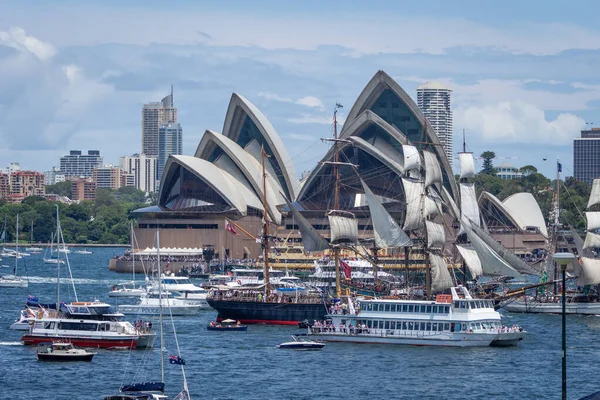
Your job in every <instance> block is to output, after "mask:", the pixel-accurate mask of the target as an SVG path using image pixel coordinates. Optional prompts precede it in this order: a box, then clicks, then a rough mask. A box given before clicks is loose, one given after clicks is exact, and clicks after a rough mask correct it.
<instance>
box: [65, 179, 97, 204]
mask: <svg viewBox="0 0 600 400" xmlns="http://www.w3.org/2000/svg"><path fill="white" fill-rule="evenodd" d="M71 192H72V197H73V199H72V200H75V201H81V200H95V199H96V182H94V181H93V180H92V179H91V178H86V179H77V180H74V181H72V182H71Z"/></svg>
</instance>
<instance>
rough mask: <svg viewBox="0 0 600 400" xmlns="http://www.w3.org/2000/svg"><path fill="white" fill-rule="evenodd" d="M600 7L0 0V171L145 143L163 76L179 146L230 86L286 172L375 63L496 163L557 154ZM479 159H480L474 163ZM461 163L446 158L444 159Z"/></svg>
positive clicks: (307, 158) (549, 162)
mask: <svg viewBox="0 0 600 400" xmlns="http://www.w3.org/2000/svg"><path fill="white" fill-rule="evenodd" d="M599 13H600V3H598V2H597V1H588V0H578V1H576V2H567V1H553V0H544V1H541V0H529V1H522V0H520V1H514V0H505V1H502V2H492V1H475V0H473V1H471V0H456V1H445V0H421V1H414V0H411V1H400V0H398V1H379V0H372V1H369V2H364V1H351V0H345V1H336V0H330V1H315V0H304V1H301V2H281V1H262V0H254V1H242V0H240V1H235V0H234V1H227V2H215V1H201V0H193V1H192V0H189V1H184V0H181V1H172V2H165V1H155V0H146V1H126V0H105V1H85V2H83V1H75V0H73V1H53V2H45V1H22V0H18V1H10V0H8V1H4V0H0V140H1V143H2V145H1V146H0V168H4V167H6V166H8V164H9V163H10V162H19V163H20V164H21V168H22V169H31V170H37V171H41V172H43V171H47V170H50V169H51V168H52V167H53V166H56V165H58V164H59V158H60V157H61V156H63V155H65V154H68V152H69V150H72V149H73V150H83V151H84V152H85V151H87V150H88V149H97V150H100V152H101V154H102V156H103V157H104V162H105V163H111V164H115V165H118V163H119V157H121V156H125V155H131V154H133V153H139V152H140V150H141V108H142V105H143V104H144V103H148V102H153V101H160V99H161V98H162V97H164V96H165V95H167V94H168V93H169V91H170V85H171V84H172V85H174V92H175V106H176V107H177V108H178V109H179V122H180V123H181V124H182V126H183V136H184V143H183V153H184V154H186V155H193V154H194V152H195V150H196V147H197V145H198V143H199V142H200V139H201V137H202V134H203V132H204V131H205V130H206V129H212V130H215V131H217V132H221V131H222V127H223V122H224V118H225V113H226V110H227V105H228V103H229V99H230V97H231V94H232V93H233V92H237V93H239V94H241V95H243V96H244V97H246V98H247V99H248V100H250V101H251V102H253V103H254V104H255V105H256V106H257V107H258V108H259V109H260V110H261V111H262V112H263V113H264V114H265V115H266V116H267V118H268V119H269V120H270V121H271V123H272V124H273V126H274V127H275V129H276V130H277V132H278V133H279V135H280V137H281V139H282V140H283V142H284V144H285V145H286V148H287V149H288V151H289V153H290V156H291V158H292V161H293V163H294V166H295V167H296V171H297V172H298V173H302V172H303V171H307V170H309V169H311V168H313V167H314V166H315V165H316V163H317V162H318V161H319V160H320V158H321V157H322V156H323V155H324V154H325V152H326V151H327V144H325V143H323V142H321V141H320V138H322V137H327V136H331V134H332V130H333V127H332V112H333V108H334V106H335V103H336V102H337V103H340V104H342V105H344V108H343V109H342V110H341V112H340V114H339V116H340V119H341V120H342V121H343V118H344V116H345V114H344V111H345V112H348V111H349V110H350V108H351V107H352V104H353V103H354V101H355V100H356V98H357V97H358V95H359V94H360V92H361V91H362V89H363V88H364V86H365V85H366V84H367V82H368V81H369V80H370V79H371V77H372V76H373V75H374V74H375V73H376V72H377V71H378V70H384V71H386V72H387V73H388V74H389V75H390V76H391V77H393V78H394V79H395V80H396V81H397V82H398V84H400V86H401V87H402V88H404V90H405V91H406V92H407V93H408V94H409V95H411V96H412V97H413V99H416V87H417V85H419V84H420V83H424V82H427V81H438V82H441V83H443V84H445V85H447V86H448V87H450V88H451V89H452V90H453V93H452V108H453V113H454V137H455V140H454V148H455V151H458V150H459V149H460V148H462V132H463V130H464V132H465V135H466V143H467V150H469V151H472V152H473V153H474V154H475V156H479V155H480V154H481V153H482V152H484V151H488V150H491V151H494V152H495V153H496V155H497V159H496V160H494V164H495V165H496V166H498V165H500V164H503V163H509V164H512V165H514V166H515V167H521V166H524V165H534V166H535V167H537V168H538V170H539V171H540V172H542V173H543V174H544V175H546V176H548V177H552V176H554V174H555V165H556V160H557V159H559V160H560V161H561V162H562V164H563V174H564V175H565V176H570V175H572V174H573V139H574V138H576V137H579V136H580V130H581V129H585V128H586V127H594V126H595V125H594V122H596V123H597V126H598V127H600V114H599V110H600V74H599V73H598V71H599V67H600V27H599V25H598V23H597V18H596V16H597V15H598V14H599ZM477 163H478V166H479V167H481V166H482V164H483V162H482V160H481V159H479V160H478V161H477ZM454 164H455V168H457V167H456V166H457V164H458V162H457V160H454Z"/></svg>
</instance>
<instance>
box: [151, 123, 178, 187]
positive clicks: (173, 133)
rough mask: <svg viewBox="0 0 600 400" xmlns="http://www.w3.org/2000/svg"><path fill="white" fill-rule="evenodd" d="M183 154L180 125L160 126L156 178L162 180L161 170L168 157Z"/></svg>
mask: <svg viewBox="0 0 600 400" xmlns="http://www.w3.org/2000/svg"><path fill="white" fill-rule="evenodd" d="M182 153H183V129H182V128H181V124H179V123H172V124H164V125H161V126H160V128H159V130H158V165H157V168H158V169H157V174H156V177H157V179H158V180H160V179H161V178H162V173H163V168H164V167H165V164H166V163H167V158H169V156H170V155H180V154H182Z"/></svg>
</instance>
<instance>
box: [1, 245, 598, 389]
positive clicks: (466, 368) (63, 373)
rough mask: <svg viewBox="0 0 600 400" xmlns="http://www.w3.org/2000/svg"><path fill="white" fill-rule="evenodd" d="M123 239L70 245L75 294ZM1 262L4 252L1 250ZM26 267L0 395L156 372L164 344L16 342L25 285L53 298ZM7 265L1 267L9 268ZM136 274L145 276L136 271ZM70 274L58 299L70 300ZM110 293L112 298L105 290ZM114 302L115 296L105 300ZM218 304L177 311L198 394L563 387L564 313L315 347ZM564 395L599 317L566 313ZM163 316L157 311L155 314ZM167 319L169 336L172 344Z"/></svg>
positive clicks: (584, 384) (14, 293)
mask: <svg viewBox="0 0 600 400" xmlns="http://www.w3.org/2000/svg"><path fill="white" fill-rule="evenodd" d="M120 253H122V249H118V248H104V249H95V250H94V254H93V255H77V254H71V255H70V256H69V259H70V261H71V266H72V271H73V276H74V278H75V279H76V280H77V283H76V288H77V292H78V295H79V300H80V301H82V300H92V299H99V300H105V301H109V298H108V296H107V293H108V287H109V286H110V285H112V284H114V283H117V282H121V281H128V280H130V279H131V277H130V276H129V275H123V274H117V273H115V272H110V271H109V270H108V260H109V258H110V257H112V256H114V255H115V254H120ZM2 263H3V264H6V263H7V262H6V260H4V262H2ZM25 264H26V266H25V267H23V266H21V267H20V269H21V271H23V270H25V271H26V272H27V274H28V275H29V276H30V285H29V287H28V288H23V289H2V288H0V301H1V304H2V312H1V313H0V383H1V386H0V393H1V394H0V398H6V399H9V398H10V399H27V400H29V399H34V398H35V399H37V398H45V399H101V398H102V397H103V396H104V395H107V394H111V393H114V392H116V391H117V390H118V388H119V386H120V385H121V384H123V383H127V382H129V380H131V379H132V377H133V376H134V374H137V378H138V380H139V379H142V380H143V379H148V380H151V379H160V364H159V354H160V353H159V350H158V349H159V347H158V346H156V348H154V349H152V350H150V351H147V352H145V351H133V352H129V351H118V350H99V351H98V354H97V355H96V356H95V357H94V360H93V361H92V362H91V363H73V364H69V363H48V362H40V361H37V358H36V355H35V348H34V347H29V346H22V345H21V343H20V341H19V338H20V336H21V333H20V332H17V331H12V330H9V329H8V326H9V325H10V323H12V321H13V320H14V319H15V318H16V317H17V315H18V312H19V309H20V308H21V307H22V306H23V304H24V302H25V300H26V298H27V295H29V294H33V295H36V296H38V297H39V298H40V301H48V302H51V301H54V300H55V294H56V283H55V280H54V276H55V275H56V269H55V266H53V265H45V264H43V263H42V256H41V255H38V256H35V255H34V256H31V257H28V258H26V259H25ZM9 271H10V269H5V268H4V269H2V270H0V273H6V272H9ZM139 278H140V279H141V278H142V277H141V276H140V277H139ZM69 285H70V284H68V283H67V282H66V281H65V282H64V284H63V285H61V290H62V292H63V295H64V297H63V299H64V300H72V299H73V298H72V294H71V292H72V290H70V289H69ZM109 302H110V301H109ZM112 303H113V304H114V301H112ZM215 317H216V312H214V311H205V312H201V313H200V314H199V315H198V316H197V317H177V318H176V319H175V325H176V328H177V333H178V338H179V344H180V346H181V349H182V354H183V357H184V359H186V362H187V364H186V367H185V368H186V375H187V378H188V382H189V387H190V391H191V394H192V398H194V399H260V400H265V399H271V398H281V399H440V398H442V399H517V398H520V399H560V397H561V351H560V348H561V336H560V335H561V326H560V323H561V320H560V316H540V315H515V314H507V315H505V318H506V321H505V322H506V323H507V324H508V325H512V324H515V323H516V324H519V325H522V326H524V327H525V328H526V330H527V331H528V332H529V335H528V336H527V338H526V339H525V340H524V341H523V342H521V344H520V345H519V347H514V348H491V347H490V348H477V349H453V348H431V347H401V346H382V345H351V344H336V343H330V344H327V346H326V347H325V348H324V349H323V351H321V352H290V351H285V350H279V349H277V348H276V347H275V346H276V345H277V344H278V343H281V342H284V341H288V340H289V339H290V336H289V335H290V334H292V333H296V332H298V329H295V328H293V327H277V326H264V325H263V326H258V325H257V326H250V328H249V329H248V331H247V332H208V331H207V330H206V328H205V327H206V324H207V323H208V322H209V321H210V320H211V319H214V318H215ZM567 324H568V325H567V329H568V342H567V343H568V349H567V354H568V381H567V383H568V398H569V399H578V398H580V397H583V396H584V395H587V394H590V393H592V392H595V391H597V390H600V380H598V375H599V372H600V346H599V345H598V343H599V340H598V338H599V336H600V318H599V317H593V316H592V317H578V316H569V318H568V320H567ZM154 327H156V328H158V323H157V322H156V321H155V322H154ZM171 332H172V329H171V322H170V321H166V322H165V336H166V337H165V347H166V349H167V355H168V353H171V354H174V353H175V344H174V339H173V335H172V333H171ZM165 367H166V383H167V392H168V394H169V395H170V396H171V397H174V396H175V395H176V394H177V393H178V391H179V390H180V389H181V387H182V379H181V371H180V368H179V367H178V366H175V365H169V364H168V363H167V364H166V366H165Z"/></svg>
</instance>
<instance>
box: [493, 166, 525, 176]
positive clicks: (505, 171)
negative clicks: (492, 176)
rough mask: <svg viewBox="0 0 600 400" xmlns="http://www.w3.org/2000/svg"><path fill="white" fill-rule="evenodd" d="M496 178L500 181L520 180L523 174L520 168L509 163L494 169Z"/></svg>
mask: <svg viewBox="0 0 600 400" xmlns="http://www.w3.org/2000/svg"><path fill="white" fill-rule="evenodd" d="M494 169H495V170H496V176H498V178H500V179H520V178H521V177H522V176H523V174H522V173H521V172H519V168H517V167H515V166H512V165H510V164H507V163H503V164H500V165H498V166H497V167H494Z"/></svg>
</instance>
